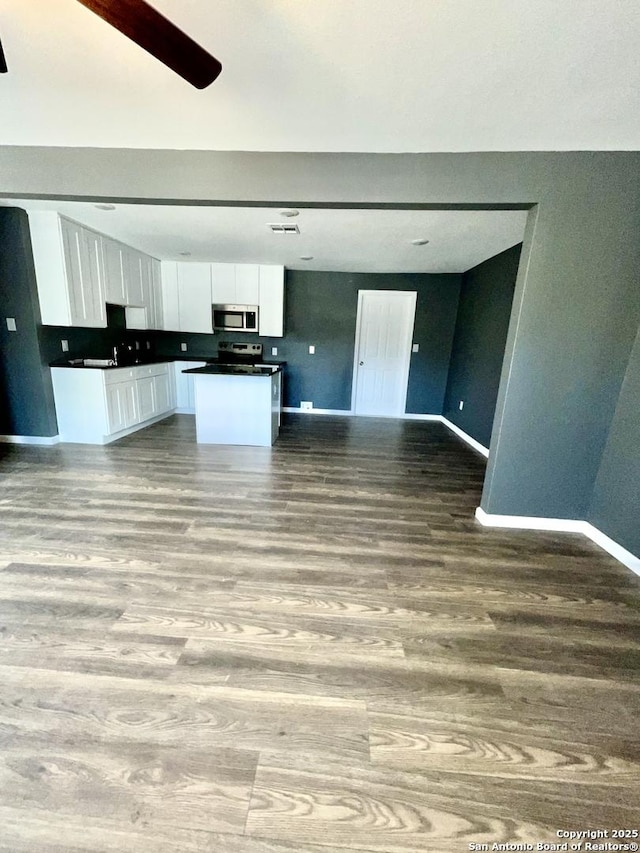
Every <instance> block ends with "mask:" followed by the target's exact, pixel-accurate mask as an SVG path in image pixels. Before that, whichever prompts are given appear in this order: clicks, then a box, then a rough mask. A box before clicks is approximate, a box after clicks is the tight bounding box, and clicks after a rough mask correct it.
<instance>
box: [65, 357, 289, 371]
mask: <svg viewBox="0 0 640 853" xmlns="http://www.w3.org/2000/svg"><path fill="white" fill-rule="evenodd" d="M87 358H89V356H87ZM100 360H101V361H106V360H107V359H106V358H105V359H100ZM172 361H204V362H206V363H207V365H212V366H215V365H218V364H223V365H224V364H226V362H218V359H217V358H216V356H211V355H203V356H198V355H185V354H183V355H168V356H164V357H163V356H154V357H153V358H141V359H139V360H138V361H135V362H132V363H131V364H110V365H97V364H83V363H82V362H83V359H81V358H73V359H58V360H57V361H52V362H50V364H49V367H70V368H72V369H77V368H82V369H83V370H120V369H122V368H128V367H144V365H146V364H168V363H170V362H172ZM286 363H287V362H286V361H267V360H266V359H265V360H263V361H261V362H260V364H272V365H275V366H277V367H278V368H280V369H281V368H283V367H284V366H285V365H286ZM202 369H203V368H193V370H202ZM193 370H184V371H183V373H191V372H193ZM219 372H223V371H219Z"/></svg>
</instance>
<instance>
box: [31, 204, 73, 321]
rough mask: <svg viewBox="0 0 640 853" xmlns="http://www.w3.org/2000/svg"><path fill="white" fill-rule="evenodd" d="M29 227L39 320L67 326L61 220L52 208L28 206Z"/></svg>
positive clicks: (65, 279) (65, 271) (69, 316)
mask: <svg viewBox="0 0 640 853" xmlns="http://www.w3.org/2000/svg"><path fill="white" fill-rule="evenodd" d="M29 231H30V232H31V248H32V251H33V262H34V266H35V270H36V284H37V286H38V301H39V303H40V316H41V319H42V323H43V325H45V326H70V325H71V308H70V305H69V285H68V279H67V269H66V262H65V249H66V247H65V241H64V237H63V234H62V221H61V219H60V217H59V216H58V214H57V213H56V212H55V211H52V210H30V211H29Z"/></svg>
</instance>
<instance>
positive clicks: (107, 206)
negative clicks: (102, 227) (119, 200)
mask: <svg viewBox="0 0 640 853" xmlns="http://www.w3.org/2000/svg"><path fill="white" fill-rule="evenodd" d="M93 206H94V207H97V208H98V210H115V209H116V206H115V204H94V205H93Z"/></svg>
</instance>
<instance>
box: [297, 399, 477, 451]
mask: <svg viewBox="0 0 640 853" xmlns="http://www.w3.org/2000/svg"><path fill="white" fill-rule="evenodd" d="M282 411H283V412H293V413H294V414H301V415H342V416H343V417H355V413H354V412H352V411H350V410H347V409H299V408H296V407H294V406H284V408H283V409H282ZM361 417H369V416H368V415H362V416H361ZM371 417H391V418H398V419H399V420H403V421H432V422H433V421H435V422H437V423H441V424H444V425H445V426H446V427H447V429H449V430H451V432H453V433H455V434H456V435H457V436H458V438H461V439H462V440H463V441H464V442H466V443H467V444H468V445H469V446H470V447H472V448H473V449H474V450H476V451H477V452H478V453H481V454H482V455H483V456H484V457H485V458H488V457H489V448H488V447H485V446H484V445H483V444H480V442H479V441H476V439H475V438H472V437H471V436H470V435H468V434H467V433H466V432H465V431H464V430H461V429H460V427H459V426H456V425H455V424H454V423H451V421H449V420H447V419H446V418H445V417H444V416H443V415H421V414H413V413H411V412H405V414H403V415H388V416H387V415H372V416H371Z"/></svg>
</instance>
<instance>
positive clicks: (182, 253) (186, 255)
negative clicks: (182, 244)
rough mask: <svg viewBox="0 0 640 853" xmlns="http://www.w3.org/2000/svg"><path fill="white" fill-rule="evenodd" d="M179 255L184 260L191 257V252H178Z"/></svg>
mask: <svg viewBox="0 0 640 853" xmlns="http://www.w3.org/2000/svg"><path fill="white" fill-rule="evenodd" d="M178 254H179V255H181V256H182V257H183V258H190V257H191V252H178Z"/></svg>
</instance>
